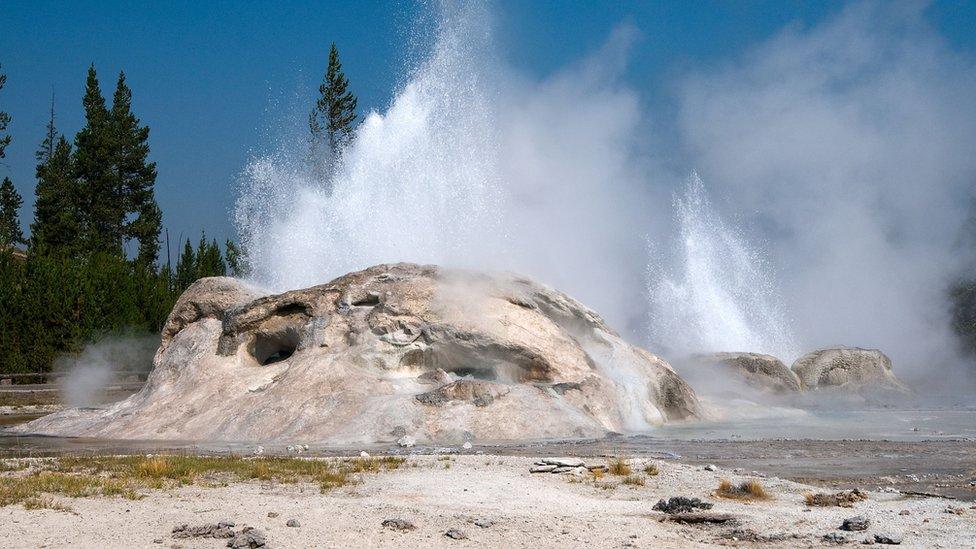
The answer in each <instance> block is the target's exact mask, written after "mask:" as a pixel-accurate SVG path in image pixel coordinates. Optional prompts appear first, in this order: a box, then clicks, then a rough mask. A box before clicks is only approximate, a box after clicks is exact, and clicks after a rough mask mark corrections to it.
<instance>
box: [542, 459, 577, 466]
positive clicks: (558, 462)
mask: <svg viewBox="0 0 976 549" xmlns="http://www.w3.org/2000/svg"><path fill="white" fill-rule="evenodd" d="M540 461H542V463H545V464H546V465H555V466H556V467H583V466H584V465H585V463H584V462H583V460H581V459H573V458H543V459H541V460H540Z"/></svg>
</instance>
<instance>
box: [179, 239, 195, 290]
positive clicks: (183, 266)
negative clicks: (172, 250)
mask: <svg viewBox="0 0 976 549" xmlns="http://www.w3.org/2000/svg"><path fill="white" fill-rule="evenodd" d="M196 257H197V256H196V254H194V253H193V246H192V245H191V244H190V239H189V238H187V239H186V241H185V243H184V245H183V254H182V255H180V258H179V260H177V262H176V293H182V292H183V290H185V289H187V288H189V287H190V284H193V281H195V280H196V279H197V258H196Z"/></svg>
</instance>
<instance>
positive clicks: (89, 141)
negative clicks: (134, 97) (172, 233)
mask: <svg viewBox="0 0 976 549" xmlns="http://www.w3.org/2000/svg"><path fill="white" fill-rule="evenodd" d="M82 103H83V105H84V107H85V127H84V128H82V129H81V131H79V132H78V134H77V135H76V136H75V152H74V176H75V178H76V179H77V180H78V181H77V187H78V193H77V194H78V196H77V199H78V205H79V212H78V213H79V221H80V227H79V228H80V230H81V239H82V248H83V251H84V253H86V254H90V253H94V252H106V253H110V254H114V255H118V256H122V237H123V236H124V234H123V232H124V231H123V228H124V227H123V224H124V222H125V212H126V200H125V197H124V196H123V195H122V192H121V186H120V185H119V184H118V177H117V175H116V172H115V170H114V169H113V168H114V167H113V160H114V156H115V155H114V154H113V149H114V146H113V145H114V144H113V131H112V130H113V128H112V126H113V125H112V119H111V113H110V112H109V111H108V109H107V108H106V107H105V98H104V97H102V91H101V89H100V88H99V85H98V75H97V74H96V73H95V65H91V66H90V67H89V68H88V79H87V82H86V85H85V97H84V99H83V100H82Z"/></svg>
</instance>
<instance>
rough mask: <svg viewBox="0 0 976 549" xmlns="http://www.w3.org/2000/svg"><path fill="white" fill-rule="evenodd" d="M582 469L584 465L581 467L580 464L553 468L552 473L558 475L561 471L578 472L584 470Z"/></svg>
mask: <svg viewBox="0 0 976 549" xmlns="http://www.w3.org/2000/svg"><path fill="white" fill-rule="evenodd" d="M582 469H583V467H581V466H578V467H556V468H555V469H553V470H552V473H553V474H556V475H558V474H561V473H577V472H582Z"/></svg>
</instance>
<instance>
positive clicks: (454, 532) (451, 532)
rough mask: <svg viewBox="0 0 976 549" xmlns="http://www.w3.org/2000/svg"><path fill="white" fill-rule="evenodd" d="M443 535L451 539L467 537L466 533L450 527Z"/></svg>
mask: <svg viewBox="0 0 976 549" xmlns="http://www.w3.org/2000/svg"><path fill="white" fill-rule="evenodd" d="M444 535H445V536H447V537H449V538H451V539H468V536H467V534H465V533H464V532H462V531H460V530H458V529H457V528H451V529H450V530H448V531H447V532H444Z"/></svg>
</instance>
